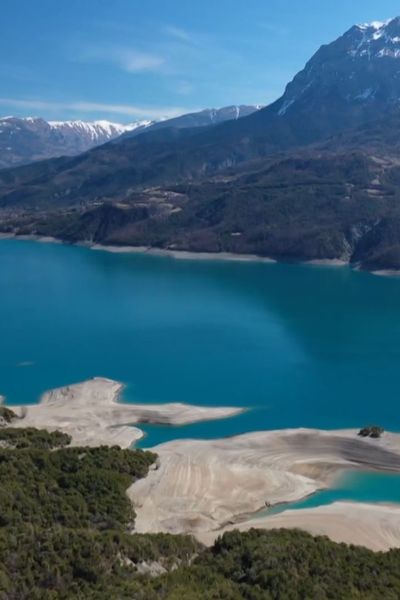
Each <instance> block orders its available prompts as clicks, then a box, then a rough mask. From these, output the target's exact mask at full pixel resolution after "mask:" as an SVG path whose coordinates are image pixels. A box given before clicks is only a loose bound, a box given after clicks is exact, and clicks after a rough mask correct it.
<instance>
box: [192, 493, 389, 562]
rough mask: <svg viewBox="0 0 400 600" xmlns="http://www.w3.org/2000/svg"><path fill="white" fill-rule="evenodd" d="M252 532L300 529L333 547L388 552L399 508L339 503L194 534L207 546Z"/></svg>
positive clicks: (383, 505) (358, 503)
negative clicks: (232, 534)
mask: <svg viewBox="0 0 400 600" xmlns="http://www.w3.org/2000/svg"><path fill="white" fill-rule="evenodd" d="M252 528H255V529H264V530H271V529H281V528H284V529H302V530H304V531H307V532H308V533H310V534H311V535H314V536H317V535H318V536H320V535H323V536H327V537H329V538H330V539H331V540H332V541H334V542H336V543H344V544H348V545H356V546H363V547H364V548H369V549H370V550H373V551H374V552H387V551H388V550H391V549H393V548H399V547H400V505H394V504H388V503H385V504H381V503H364V502H353V501H349V502H345V501H339V502H333V503H332V504H329V505H326V506H318V507H315V508H306V509H297V510H288V511H286V512H285V513H280V514H278V515H271V516H270V517H261V518H259V519H252V520H251V521H246V522H243V523H237V524H235V525H228V526H227V527H225V528H224V529H223V530H221V531H217V532H208V533H200V534H196V538H197V539H198V540H199V541H200V542H201V543H203V544H205V545H206V546H210V545H212V544H213V543H214V542H215V540H216V539H217V538H218V537H219V536H220V535H222V534H223V533H225V532H227V531H232V530H238V531H248V530H249V529H252Z"/></svg>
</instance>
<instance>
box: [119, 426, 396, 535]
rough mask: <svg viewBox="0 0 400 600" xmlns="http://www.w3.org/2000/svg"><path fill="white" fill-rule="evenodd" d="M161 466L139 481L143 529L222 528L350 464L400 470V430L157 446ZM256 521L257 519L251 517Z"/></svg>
mask: <svg viewBox="0 0 400 600" xmlns="http://www.w3.org/2000/svg"><path fill="white" fill-rule="evenodd" d="M153 450H154V451H155V452H156V453H157V454H158V456H159V466H158V469H157V470H155V471H152V472H151V473H149V475H148V477H146V478H145V479H142V480H140V481H138V482H136V483H135V484H133V485H132V486H131V487H130V488H129V490H128V493H129V496H130V498H131V499H132V501H133V502H134V504H135V507H136V513H137V518H136V529H137V531H140V532H160V531H163V532H170V533H178V532H191V533H195V534H198V533H201V532H209V531H213V530H220V529H221V528H223V527H225V526H226V525H229V524H234V523H236V522H239V521H240V520H241V519H245V518H249V516H250V514H251V513H255V512H257V511H259V510H262V509H264V508H265V505H266V503H270V504H271V505H274V504H277V503H281V502H292V501H295V500H299V499H301V498H304V497H305V496H307V495H309V494H311V493H313V492H315V491H316V490H318V489H323V488H326V487H329V486H330V485H331V484H332V481H333V479H334V478H335V477H336V476H337V475H338V474H339V473H340V472H341V471H343V470H344V469H359V470H366V469H380V470H392V471H400V435H396V434H389V433H387V434H385V436H384V438H382V439H381V440H371V439H364V438H360V437H359V436H357V432H356V431H355V430H343V431H332V432H330V431H320V430H310V429H293V430H282V431H270V432H255V433H250V434H246V435H241V436H236V437H232V438H226V439H221V440H207V441H204V440H200V441H199V440H178V441H173V442H168V443H166V444H161V445H159V446H156V447H155V448H154V449H153ZM252 526H254V520H253V521H252Z"/></svg>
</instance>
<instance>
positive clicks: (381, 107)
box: [0, 18, 400, 268]
mask: <svg viewBox="0 0 400 600" xmlns="http://www.w3.org/2000/svg"><path fill="white" fill-rule="evenodd" d="M399 61H400V18H395V19H392V20H390V21H388V22H385V23H380V22H374V23H371V24H363V25H357V26H354V27H352V28H351V29H349V30H348V31H347V32H346V33H345V34H344V35H342V36H341V37H339V38H338V39H337V40H336V41H334V42H332V43H330V44H328V45H325V46H322V47H321V48H320V49H319V50H318V51H317V52H316V54H315V55H314V56H313V57H312V58H311V60H310V61H309V62H308V63H307V64H306V66H305V68H304V69H303V70H302V71H301V72H300V73H298V74H297V75H296V77H295V78H294V79H293V81H292V82H290V83H289V84H288V86H287V88H286V90H285V93H284V95H283V96H282V98H280V99H278V100H277V101H276V102H274V103H273V104H271V105H269V106H267V107H266V108H263V109H261V110H257V111H255V112H253V113H252V114H251V115H249V116H246V117H243V118H239V119H230V120H225V122H223V123H220V124H213V125H209V126H203V127H198V126H197V127H196V126H195V123H194V122H193V121H192V120H191V119H187V120H186V122H187V123H188V125H186V126H185V128H181V127H180V126H179V124H177V123H176V122H175V123H174V122H173V121H170V122H165V123H164V124H163V126H162V128H160V127H159V126H153V127H151V128H148V129H147V130H146V131H145V132H143V131H135V132H133V134H134V135H132V134H131V133H127V134H124V135H123V136H122V137H121V138H119V140H118V143H113V144H106V145H104V146H101V147H99V148H95V149H94V150H91V151H90V152H87V153H85V154H83V155H81V156H78V157H74V158H72V159H69V158H62V159H58V160H53V161H45V162H41V163H37V164H34V165H29V166H27V167H22V168H20V169H15V170H11V171H3V172H2V173H1V174H0V180H1V182H2V185H1V188H0V205H1V206H2V207H3V210H4V211H7V214H8V215H10V214H11V217H10V216H9V217H7V219H3V229H4V228H8V229H9V230H17V231H20V232H21V231H23V232H34V233H39V234H53V235H57V236H59V237H61V238H63V239H68V240H71V241H76V240H78V239H79V240H82V239H85V240H88V241H96V242H104V243H110V244H117V243H121V244H132V245H143V244H148V245H152V246H159V247H162V248H172V249H189V250H196V251H199V250H203V251H207V250H208V251H222V250H223V251H232V252H253V253H254V252H255V253H258V254H261V255H269V256H273V257H275V258H278V259H302V260H313V259H326V258H329V259H341V260H346V261H350V262H357V263H360V264H361V265H362V266H364V267H366V268H383V267H388V268H400V237H399V233H400V208H399V207H400V204H399V202H400V191H399V189H400V188H399V183H400V167H399V161H398V151H399V142H398V137H399V136H398V131H399V128H400V110H399V100H400V77H399V73H400V69H399V65H400V63H399ZM200 114H201V113H200ZM215 121H216V120H214V121H213V123H215ZM136 134H139V135H136ZM71 206H74V207H75V208H74V210H73V212H71V210H70V207H71ZM32 209H35V211H36V213H37V211H38V209H39V210H40V211H43V213H44V214H45V215H46V216H45V217H43V214H41V215H40V218H38V217H37V214H36V215H35V218H34V219H33V218H32V215H29V214H28V212H27V211H30V210H32ZM22 210H23V211H25V212H24V215H23V216H21V215H19V216H18V217H17V218H16V215H15V211H22ZM49 211H51V213H52V218H51V220H49V218H48V212H49ZM55 213H56V214H55Z"/></svg>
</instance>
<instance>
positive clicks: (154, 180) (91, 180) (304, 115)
mask: <svg viewBox="0 0 400 600" xmlns="http://www.w3.org/2000/svg"><path fill="white" fill-rule="evenodd" d="M399 61H400V18H396V19H393V20H392V21H390V22H388V23H386V24H382V25H378V24H376V23H375V24H373V25H368V26H367V25H361V26H355V27H352V28H351V29H350V30H349V31H347V32H346V33H345V34H344V35H343V36H341V37H340V38H339V39H338V40H336V41H334V42H333V43H331V44H329V45H327V46H322V48H320V50H318V52H317V53H316V54H315V55H314V56H313V57H312V58H311V60H310V61H309V62H308V63H307V65H306V66H305V68H304V70H303V71H301V72H300V73H299V74H298V75H296V77H295V78H294V80H293V81H292V82H291V83H290V84H289V85H288V86H287V88H286V91H285V94H284V95H283V96H282V98H280V99H279V100H277V101H276V102H275V103H273V104H271V105H270V106H268V107H266V108H264V109H261V110H257V111H255V112H254V113H252V114H251V115H250V116H246V117H243V118H240V119H237V120H229V121H226V122H224V123H221V124H217V125H214V126H213V127H194V128H186V129H184V130H183V129H179V128H178V126H177V125H176V121H175V126H174V127H171V124H172V125H174V120H172V122H168V123H167V124H163V129H158V128H157V127H155V128H150V129H149V130H148V132H147V133H141V135H137V136H135V137H128V138H125V139H124V136H123V138H122V139H121V143H118V144H111V145H110V144H109V145H106V146H104V147H102V148H100V149H94V150H92V151H91V152H89V153H88V154H84V155H82V156H81V157H79V159H77V160H73V161H72V162H71V161H67V162H61V163H57V165H56V166H54V165H52V166H48V167H47V166H46V167H43V166H42V165H38V169H37V172H36V173H33V176H34V178H36V177H37V176H38V175H39V176H40V177H42V175H43V170H44V171H45V172H49V171H50V172H51V173H53V175H52V176H51V177H50V178H47V177H46V178H45V179H43V181H42V189H40V190H39V195H36V194H35V192H34V190H33V189H30V190H29V198H30V201H31V202H35V201H38V202H39V201H40V198H41V196H42V192H43V187H45V188H46V189H45V195H46V196H47V197H48V198H53V200H54V201H57V202H58V200H59V199H65V197H66V194H68V196H69V199H70V200H72V201H74V202H88V201H91V200H92V199H93V198H94V197H102V196H103V197H109V195H110V194H111V195H112V196H113V195H117V196H118V197H123V196H124V195H125V194H126V191H127V189H130V188H131V187H137V186H143V185H153V184H158V183H165V182H168V183H173V182H176V181H182V180H184V179H193V178H195V179H196V178H201V177H204V176H209V175H212V174H213V173H216V172H218V171H221V170H224V169H226V168H227V167H231V166H233V165H238V164H240V163H242V162H245V161H248V160H254V159H257V158H260V157H263V156H267V155H268V154H271V153H274V152H277V151H282V150H287V149H289V148H294V147H299V146H303V145H307V144H310V143H313V142H316V141H320V140H323V139H326V138H327V137H329V136H331V135H333V134H337V133H338V132H339V131H345V130H346V129H348V128H349V127H354V126H356V125H357V124H368V123H370V122H372V121H373V120H376V119H377V118H379V117H380V115H383V114H392V113H396V112H397V111H398V110H399V99H400V78H399V65H400V62H399ZM189 122H190V119H189ZM54 173H55V175H54ZM13 177H14V175H13ZM15 177H16V178H17V180H19V178H20V177H23V179H24V180H25V176H24V175H23V174H22V175H20V174H16V175H15ZM111 178H112V179H113V180H114V181H113V182H112V184H111V185H110V181H111ZM104 183H106V185H105V187H104ZM35 189H36V188H35Z"/></svg>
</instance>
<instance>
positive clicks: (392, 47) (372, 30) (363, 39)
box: [347, 17, 400, 60]
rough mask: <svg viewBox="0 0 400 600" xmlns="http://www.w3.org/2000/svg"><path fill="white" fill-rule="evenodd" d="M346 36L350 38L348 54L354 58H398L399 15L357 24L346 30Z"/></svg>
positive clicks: (399, 54)
mask: <svg viewBox="0 0 400 600" xmlns="http://www.w3.org/2000/svg"><path fill="white" fill-rule="evenodd" d="M354 31H356V36H354ZM347 36H348V39H350V40H351V45H350V47H349V49H348V54H350V55H351V56H353V57H354V58H355V57H364V58H367V59H368V60H372V59H373V58H384V57H389V58H400V19H399V17H396V18H395V19H388V20H387V21H372V23H363V24H361V25H357V26H356V27H355V28H353V29H351V30H350V31H348V32H347Z"/></svg>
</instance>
